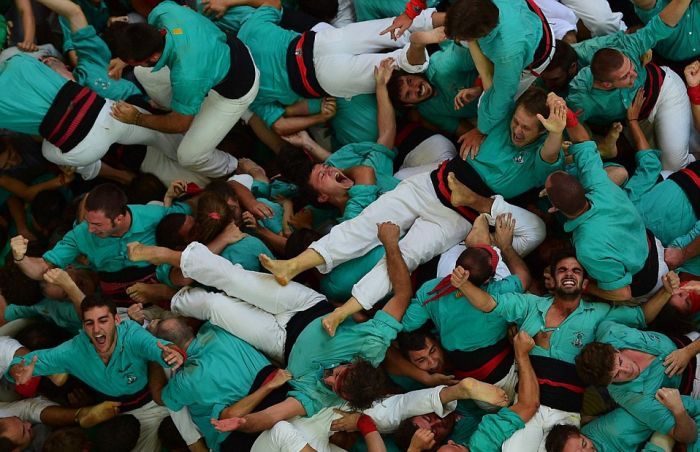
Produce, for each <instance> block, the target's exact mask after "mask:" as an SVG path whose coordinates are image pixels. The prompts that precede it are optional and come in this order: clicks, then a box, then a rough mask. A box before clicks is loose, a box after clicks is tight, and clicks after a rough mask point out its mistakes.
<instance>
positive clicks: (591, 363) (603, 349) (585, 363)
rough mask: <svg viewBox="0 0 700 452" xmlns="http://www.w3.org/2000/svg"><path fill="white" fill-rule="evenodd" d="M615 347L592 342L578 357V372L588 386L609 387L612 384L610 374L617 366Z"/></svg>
mask: <svg viewBox="0 0 700 452" xmlns="http://www.w3.org/2000/svg"><path fill="white" fill-rule="evenodd" d="M615 352H616V350H615V347H613V346H612V345H610V344H603V343H602V342H591V343H590V344H588V345H586V346H585V347H584V348H583V350H582V351H581V353H580V354H579V355H578V356H577V357H576V372H577V373H578V376H579V377H581V380H582V381H583V382H584V383H586V384H588V385H595V386H607V385H609V384H610V383H611V382H612V376H611V375H610V373H611V372H612V370H613V366H614V365H615Z"/></svg>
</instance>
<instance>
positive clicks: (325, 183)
mask: <svg viewBox="0 0 700 452" xmlns="http://www.w3.org/2000/svg"><path fill="white" fill-rule="evenodd" d="M309 185H310V186H311V188H313V190H314V191H315V192H317V193H318V201H319V202H326V201H328V200H329V199H330V198H333V197H336V196H342V195H343V194H345V193H346V192H347V191H348V190H349V189H350V187H352V186H353V185H354V182H353V181H352V180H351V179H349V178H348V177H347V176H346V175H345V174H343V172H342V171H340V170H339V169H338V168H334V167H332V166H328V165H322V164H320V163H317V164H316V165H314V167H313V168H312V169H311V175H310V176H309Z"/></svg>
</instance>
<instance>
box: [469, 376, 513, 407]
mask: <svg viewBox="0 0 700 452" xmlns="http://www.w3.org/2000/svg"><path fill="white" fill-rule="evenodd" d="M493 385H494V386H496V387H497V388H501V389H503V391H505V393H506V394H507V395H508V405H510V404H511V403H512V402H513V400H514V399H515V393H516V388H517V386H518V371H517V369H516V367H515V364H513V365H512V366H510V370H509V371H508V373H507V374H506V376H505V377H503V378H501V379H500V380H498V381H497V382H495V383H494V384H493ZM474 403H475V404H476V406H478V407H479V408H481V409H482V410H485V411H488V412H490V413H495V412H497V411H498V410H500V409H501V407H500V406H498V405H492V404H490V403H488V402H482V401H481V400H475V401H474Z"/></svg>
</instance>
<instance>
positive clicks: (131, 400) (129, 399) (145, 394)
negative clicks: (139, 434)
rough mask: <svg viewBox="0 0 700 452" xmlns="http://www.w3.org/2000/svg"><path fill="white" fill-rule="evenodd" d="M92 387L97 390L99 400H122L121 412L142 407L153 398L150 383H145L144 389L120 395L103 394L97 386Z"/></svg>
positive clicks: (96, 394)
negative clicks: (149, 387)
mask: <svg viewBox="0 0 700 452" xmlns="http://www.w3.org/2000/svg"><path fill="white" fill-rule="evenodd" d="M92 389H93V390H94V391H95V396H96V397H97V400H98V401H99V402H106V401H112V402H121V405H120V406H119V412H120V413H126V412H128V411H131V410H135V409H136V408H141V407H142V406H144V405H145V404H147V403H148V402H150V401H151V400H153V399H152V398H151V391H150V390H149V389H148V385H145V386H144V387H143V389H141V390H140V391H137V392H136V393H134V394H128V395H123V396H119V397H114V396H111V395H107V394H103V393H101V392H100V391H97V390H95V388H92Z"/></svg>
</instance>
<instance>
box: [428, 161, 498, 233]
mask: <svg viewBox="0 0 700 452" xmlns="http://www.w3.org/2000/svg"><path fill="white" fill-rule="evenodd" d="M450 173H455V177H456V178H457V180H459V181H460V182H461V183H463V184H464V185H466V186H467V187H469V188H470V189H471V190H473V191H474V192H476V193H478V194H480V195H481V196H487V197H489V196H493V195H494V194H495V193H494V192H493V191H492V190H491V189H490V188H489V187H488V185H486V183H484V181H483V180H482V179H481V176H479V173H477V172H476V170H475V169H474V168H473V167H472V166H471V165H470V164H469V163H467V162H466V161H464V160H462V158H461V157H460V156H457V157H455V158H453V159H452V160H445V161H444V162H442V163H441V164H440V166H439V167H438V168H437V169H436V170H434V171H433V172H432V173H430V179H431V180H432V182H433V187H434V188H435V194H436V195H437V197H438V199H439V200H440V202H441V203H442V204H443V205H444V206H446V207H449V208H450V209H452V210H454V211H455V212H457V213H458V214H460V215H461V216H463V217H464V218H465V219H467V220H468V221H469V222H472V223H473V222H474V220H476V217H478V216H479V212H477V211H476V210H474V209H471V208H469V207H455V206H453V205H452V203H451V202H450V197H451V196H452V192H451V191H450V187H449V186H448V185H447V175H448V174H450Z"/></svg>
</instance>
